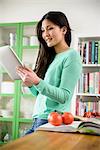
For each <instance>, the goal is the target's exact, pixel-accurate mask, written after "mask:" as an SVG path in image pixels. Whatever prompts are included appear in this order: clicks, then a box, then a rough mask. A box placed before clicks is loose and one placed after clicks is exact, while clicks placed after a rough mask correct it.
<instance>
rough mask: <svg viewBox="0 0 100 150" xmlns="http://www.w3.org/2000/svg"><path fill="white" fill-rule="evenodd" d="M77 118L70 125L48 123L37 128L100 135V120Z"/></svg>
mask: <svg viewBox="0 0 100 150" xmlns="http://www.w3.org/2000/svg"><path fill="white" fill-rule="evenodd" d="M75 120H77V121H73V123H72V124H70V125H65V124H62V125H60V126H54V125H52V124H50V123H46V124H44V125H41V126H40V127H38V128H37V131H38V130H40V131H41V130H42V131H53V132H63V133H83V134H91V135H99V136H100V120H99V119H95V118H85V117H77V116H76V117H75ZM78 120H79V121H78Z"/></svg>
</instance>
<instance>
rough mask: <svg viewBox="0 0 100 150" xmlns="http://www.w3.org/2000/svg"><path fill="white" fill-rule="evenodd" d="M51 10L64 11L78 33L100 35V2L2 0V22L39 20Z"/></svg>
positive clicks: (0, 17)
mask: <svg viewBox="0 0 100 150" xmlns="http://www.w3.org/2000/svg"><path fill="white" fill-rule="evenodd" d="M50 10H60V11H63V12H64V13H65V14H66V15H67V17H68V20H69V22H70V24H71V28H72V29H73V30H74V31H75V32H76V33H78V34H80V35H81V34H82V35H87V34H88V36H95V35H96V36H97V35H98V36H99V35H100V27H99V26H100V19H99V18H100V17H99V14H100V0H88V1H87V0H0V22H22V21H33V20H39V19H40V18H41V17H42V16H43V15H44V14H45V13H46V12H48V11H50Z"/></svg>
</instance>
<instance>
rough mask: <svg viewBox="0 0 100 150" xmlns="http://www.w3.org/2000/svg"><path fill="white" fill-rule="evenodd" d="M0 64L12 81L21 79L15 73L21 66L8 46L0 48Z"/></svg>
mask: <svg viewBox="0 0 100 150" xmlns="http://www.w3.org/2000/svg"><path fill="white" fill-rule="evenodd" d="M0 64H1V65H2V66H3V67H4V68H5V70H6V71H7V73H8V74H9V76H10V77H11V79H12V80H20V79H21V78H20V76H19V75H18V74H17V73H16V67H17V66H22V65H23V64H22V62H21V61H20V59H19V58H18V56H17V55H16V53H15V52H14V50H13V49H12V48H11V47H10V46H9V45H7V46H2V47H0Z"/></svg>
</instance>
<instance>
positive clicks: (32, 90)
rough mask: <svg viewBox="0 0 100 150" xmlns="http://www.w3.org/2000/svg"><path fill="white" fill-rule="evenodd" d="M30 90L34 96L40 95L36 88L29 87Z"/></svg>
mask: <svg viewBox="0 0 100 150" xmlns="http://www.w3.org/2000/svg"><path fill="white" fill-rule="evenodd" d="M29 89H30V91H31V93H32V94H33V95H34V96H37V95H38V93H39V92H38V91H37V89H36V88H35V87H34V86H32V87H29Z"/></svg>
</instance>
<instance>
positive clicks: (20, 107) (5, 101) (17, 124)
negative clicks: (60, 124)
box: [0, 21, 39, 144]
mask: <svg viewBox="0 0 100 150" xmlns="http://www.w3.org/2000/svg"><path fill="white" fill-rule="evenodd" d="M36 24H37V22H35V21H34V22H20V23H2V24H0V46H3V45H10V46H11V47H12V48H13V49H14V50H15V52H16V54H17V55H18V56H19V58H20V59H21V60H22V62H23V63H24V64H25V65H26V66H29V67H30V68H32V69H33V68H34V65H35V61H36V57H37V53H38V47H39V46H38V41H37V37H36ZM34 103H35V97H34V96H33V95H32V94H31V92H30V91H29V89H28V88H27V87H25V85H23V84H22V82H21V80H18V81H17V80H16V81H12V79H11V78H10V76H9V75H8V74H7V72H6V70H5V69H4V68H3V67H2V66H1V65H0V144H4V143H7V142H9V141H11V140H14V139H17V138H18V137H21V136H23V134H24V133H25V131H26V130H27V129H29V128H30V126H31V123H32V113H33V107H34Z"/></svg>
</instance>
